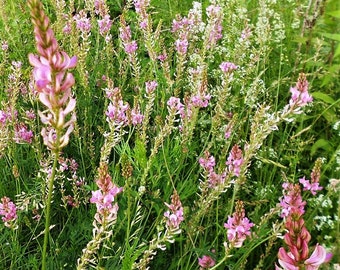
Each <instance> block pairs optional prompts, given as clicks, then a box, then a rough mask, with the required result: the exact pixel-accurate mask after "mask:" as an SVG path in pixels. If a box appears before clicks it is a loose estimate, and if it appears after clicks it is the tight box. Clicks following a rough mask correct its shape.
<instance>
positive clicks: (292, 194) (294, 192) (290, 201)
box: [280, 183, 306, 218]
mask: <svg viewBox="0 0 340 270" xmlns="http://www.w3.org/2000/svg"><path fill="white" fill-rule="evenodd" d="M282 187H283V189H284V193H283V198H281V199H280V206H281V207H282V212H281V217H282V218H284V217H287V216H289V215H291V214H292V213H295V214H299V215H303V214H304V213H305V209H304V206H305V205H306V202H305V201H303V200H302V196H301V189H300V186H299V185H298V184H296V185H294V184H291V183H283V184H282Z"/></svg>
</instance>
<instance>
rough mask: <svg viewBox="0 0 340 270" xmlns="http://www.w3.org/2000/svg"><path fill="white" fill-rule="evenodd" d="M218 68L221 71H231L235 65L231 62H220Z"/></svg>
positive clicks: (234, 68) (235, 67)
mask: <svg viewBox="0 0 340 270" xmlns="http://www.w3.org/2000/svg"><path fill="white" fill-rule="evenodd" d="M220 69H221V70H222V72H223V73H231V72H233V71H234V70H236V69H237V66H236V65H235V64H234V63H231V62H222V63H221V64H220Z"/></svg>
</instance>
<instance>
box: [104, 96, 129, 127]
mask: <svg viewBox="0 0 340 270" xmlns="http://www.w3.org/2000/svg"><path fill="white" fill-rule="evenodd" d="M128 109H129V105H128V104H124V102H123V100H119V101H118V102H116V103H112V102H111V103H110V104H109V106H108V108H107V111H106V113H105V114H106V116H107V121H108V122H110V121H112V122H114V123H115V124H117V125H123V126H124V125H126V124H127V123H128V116H127V115H126V113H127V110H128Z"/></svg>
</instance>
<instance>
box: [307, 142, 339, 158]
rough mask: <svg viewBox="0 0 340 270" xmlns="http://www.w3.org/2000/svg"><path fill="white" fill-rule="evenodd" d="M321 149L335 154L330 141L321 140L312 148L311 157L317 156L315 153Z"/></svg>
mask: <svg viewBox="0 0 340 270" xmlns="http://www.w3.org/2000/svg"><path fill="white" fill-rule="evenodd" d="M320 148H321V149H324V150H325V151H327V152H333V151H334V150H333V147H332V146H331V144H330V143H329V141H327V140H325V139H319V140H317V141H316V142H315V143H314V144H313V146H312V148H311V155H312V156H313V155H314V154H315V152H316V151H317V150H318V149H320Z"/></svg>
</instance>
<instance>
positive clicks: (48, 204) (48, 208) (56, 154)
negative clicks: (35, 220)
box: [41, 132, 60, 270]
mask: <svg viewBox="0 0 340 270" xmlns="http://www.w3.org/2000/svg"><path fill="white" fill-rule="evenodd" d="M57 142H59V132H57ZM57 144H58V143H57ZM59 153H60V150H59V146H57V148H56V150H55V151H54V161H53V167H52V173H51V177H50V179H49V182H48V196H47V202H46V213H45V215H46V221H45V233H44V246H43V252H42V266H41V269H42V270H46V255H47V254H46V253H47V244H48V237H49V232H50V230H49V227H50V220H51V200H52V191H53V182H54V179H55V175H56V169H57V164H58V159H59Z"/></svg>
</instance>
